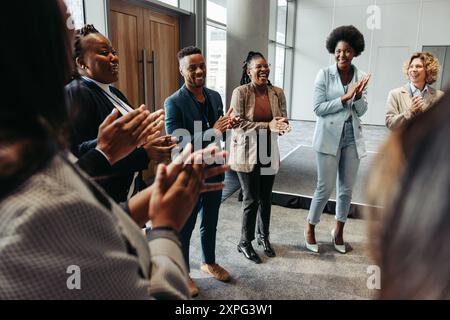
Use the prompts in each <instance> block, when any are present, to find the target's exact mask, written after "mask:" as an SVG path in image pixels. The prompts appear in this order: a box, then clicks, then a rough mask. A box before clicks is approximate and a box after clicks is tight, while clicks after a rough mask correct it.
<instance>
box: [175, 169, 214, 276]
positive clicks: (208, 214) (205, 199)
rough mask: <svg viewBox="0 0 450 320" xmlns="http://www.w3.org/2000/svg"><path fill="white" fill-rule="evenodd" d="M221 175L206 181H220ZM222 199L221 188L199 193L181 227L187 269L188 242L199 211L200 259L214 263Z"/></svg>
mask: <svg viewBox="0 0 450 320" xmlns="http://www.w3.org/2000/svg"><path fill="white" fill-rule="evenodd" d="M222 180H223V177H214V178H212V179H208V181H207V182H220V181H222ZM221 201H222V190H220V191H214V192H207V193H203V194H202V195H200V198H199V200H198V202H197V204H196V206H195V207H194V210H193V211H192V213H191V215H190V217H189V218H188V220H187V222H186V224H185V225H184V227H183V229H181V232H180V237H181V245H182V251H183V256H184V260H185V261H186V265H187V268H188V270H190V267H189V244H190V242H191V236H192V231H193V230H194V227H195V223H196V222H197V215H198V213H199V212H201V213H200V216H201V219H202V220H201V223H200V243H201V246H202V260H203V263H207V264H212V263H216V231H217V220H218V218H219V208H220V203H221Z"/></svg>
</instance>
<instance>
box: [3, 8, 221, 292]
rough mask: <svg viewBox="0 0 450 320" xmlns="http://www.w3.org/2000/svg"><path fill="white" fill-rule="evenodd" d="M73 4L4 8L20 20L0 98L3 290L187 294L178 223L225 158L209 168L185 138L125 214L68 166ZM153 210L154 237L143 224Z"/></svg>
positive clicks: (10, 20)
mask: <svg viewBox="0 0 450 320" xmlns="http://www.w3.org/2000/svg"><path fill="white" fill-rule="evenodd" d="M66 12H67V8H66V7H65V5H64V2H63V1H62V0H61V1H58V0H32V1H31V0H28V1H20V2H13V3H11V4H10V6H9V10H3V11H2V13H1V14H0V17H1V19H0V25H1V26H2V27H3V28H7V26H10V25H17V26H16V27H15V28H14V29H11V30H10V32H8V33H7V34H5V35H4V38H3V40H4V41H5V43H8V44H9V45H11V50H7V51H5V50H4V51H2V53H1V55H2V59H1V70H2V72H3V73H4V74H5V76H6V77H7V78H8V79H10V80H11V81H10V82H8V83H6V84H5V86H4V90H5V91H6V92H8V97H7V98H5V101H3V103H2V104H1V105H0V257H1V259H0V284H1V285H0V300H4V299H149V298H159V299H185V298H188V297H189V292H188V287H187V270H186V267H185V264H184V261H183V255H182V253H181V245H180V241H179V238H178V231H179V230H180V229H181V228H182V227H183V225H184V223H185V221H186V220H187V218H188V216H189V214H190V212H191V210H192V209H193V207H194V205H195V204H196V202H197V199H198V196H199V193H200V192H202V191H210V190H217V189H221V188H222V187H223V185H222V184H211V185H206V184H205V183H204V180H205V179H206V178H208V177H210V176H214V175H216V174H222V173H223V172H224V171H225V170H226V169H227V167H226V166H217V167H215V168H214V169H210V170H205V166H204V165H203V164H201V161H198V157H201V156H202V154H201V152H199V153H198V154H195V155H191V153H190V149H191V147H190V146H188V147H187V148H186V149H185V151H184V153H182V154H181V155H180V156H179V158H178V160H177V161H175V162H173V163H172V164H170V165H168V166H165V165H160V166H159V167H158V171H157V174H156V180H155V183H154V184H153V185H152V186H150V187H149V188H147V189H145V190H144V191H142V192H141V193H139V194H137V195H136V196H135V197H133V198H131V199H130V201H129V202H128V205H127V208H126V209H127V210H128V211H129V215H128V214H127V213H125V212H124V211H123V210H122V209H121V208H120V207H119V206H117V205H116V204H115V203H114V201H112V199H110V198H109V197H108V196H106V195H105V193H104V192H103V191H102V190H101V189H99V188H98V187H97V185H95V184H94V183H92V182H91V181H90V180H89V178H88V177H87V176H86V175H84V174H83V173H82V172H80V170H78V169H77V167H75V166H73V165H72V163H71V162H70V161H69V160H68V159H67V152H66V151H65V148H64V146H65V143H64V138H63V136H64V125H65V123H66V122H67V120H68V117H67V113H68V111H67V108H66V105H65V93H64V83H66V81H67V80H68V77H69V74H70V72H71V62H70V56H71V50H70V43H71V37H70V35H71V33H70V32H68V30H67V27H66V25H67V23H66V22H67V19H69V17H68V16H67V14H66ZM17 21H23V22H26V23H20V24H17V23H16V22H17ZM43 34H44V35H45V37H43V36H42V35H43ZM30 48H33V59H30V58H29V50H30ZM44 71H45V72H44ZM203 152H208V154H210V153H212V152H213V151H211V150H206V151H203ZM215 156H217V157H223V156H224V154H223V153H221V152H217V153H216V154H215ZM194 158H195V160H196V161H195V162H194V163H200V164H195V165H190V164H188V163H187V162H190V163H193V161H192V160H194ZM200 160H201V159H200ZM130 217H131V218H130ZM149 219H150V220H151V221H152V226H153V229H152V231H151V232H150V241H149V242H148V241H147V239H145V237H144V236H143V235H142V232H141V230H140V228H139V226H141V225H142V224H143V223H145V222H146V221H148V220H149Z"/></svg>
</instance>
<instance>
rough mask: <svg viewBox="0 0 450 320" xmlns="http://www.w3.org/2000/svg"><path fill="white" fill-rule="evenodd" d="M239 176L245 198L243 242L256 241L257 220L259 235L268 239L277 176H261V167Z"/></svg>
mask: <svg viewBox="0 0 450 320" xmlns="http://www.w3.org/2000/svg"><path fill="white" fill-rule="evenodd" d="M237 174H238V177H239V182H240V183H241V188H242V193H243V196H244V197H243V201H242V211H243V215H242V230H241V241H248V242H251V241H252V240H253V239H255V227H256V220H258V234H259V235H262V236H266V237H268V236H269V226H270V211H271V208H272V188H273V182H274V180H275V175H261V167H260V166H259V165H256V166H255V168H254V169H253V171H252V172H248V173H246V172H238V173H237ZM258 209H259V210H258Z"/></svg>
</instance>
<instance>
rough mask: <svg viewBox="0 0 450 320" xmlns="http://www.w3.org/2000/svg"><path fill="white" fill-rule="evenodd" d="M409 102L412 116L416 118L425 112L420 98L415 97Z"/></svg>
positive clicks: (423, 102) (423, 103)
mask: <svg viewBox="0 0 450 320" xmlns="http://www.w3.org/2000/svg"><path fill="white" fill-rule="evenodd" d="M411 100H412V105H411V109H410V110H411V113H412V115H414V116H416V115H418V114H419V113H422V112H423V111H424V110H425V101H424V100H423V98H422V96H415V97H413V98H412V99H411Z"/></svg>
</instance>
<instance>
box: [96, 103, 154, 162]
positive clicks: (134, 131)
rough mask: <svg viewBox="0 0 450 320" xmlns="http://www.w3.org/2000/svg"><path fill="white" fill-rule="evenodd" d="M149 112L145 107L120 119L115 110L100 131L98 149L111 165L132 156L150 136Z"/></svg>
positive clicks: (103, 123)
mask: <svg viewBox="0 0 450 320" xmlns="http://www.w3.org/2000/svg"><path fill="white" fill-rule="evenodd" d="M149 116H150V112H148V111H147V110H146V109H145V107H144V106H141V107H139V108H138V109H136V110H133V111H132V112H129V113H127V114H126V115H124V116H123V117H120V118H119V111H118V110H117V109H114V110H113V112H112V113H111V114H110V115H109V116H107V117H106V119H105V120H104V121H103V122H102V124H101V125H100V127H99V129H98V135H97V148H98V149H100V150H101V151H102V152H103V153H104V154H105V155H106V157H107V158H108V160H109V162H110V164H111V165H113V164H115V163H116V162H117V161H119V160H121V159H123V158H125V157H126V156H127V155H128V154H130V153H131V152H132V151H133V150H134V149H135V148H136V147H137V146H139V144H140V143H141V141H142V140H143V139H145V137H146V135H147V134H148V132H149V130H148V128H147V127H148V121H147V119H148V117H149Z"/></svg>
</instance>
